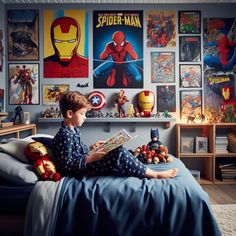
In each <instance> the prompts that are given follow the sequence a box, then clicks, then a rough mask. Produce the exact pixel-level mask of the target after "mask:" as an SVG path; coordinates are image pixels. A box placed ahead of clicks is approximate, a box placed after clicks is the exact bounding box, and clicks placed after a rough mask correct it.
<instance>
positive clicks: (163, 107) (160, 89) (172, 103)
mask: <svg viewBox="0 0 236 236" xmlns="http://www.w3.org/2000/svg"><path fill="white" fill-rule="evenodd" d="M156 97H157V99H156V100H157V111H159V112H164V111H168V112H176V88H175V86H174V85H161V86H157V93H156Z"/></svg>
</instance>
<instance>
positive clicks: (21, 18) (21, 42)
mask: <svg viewBox="0 0 236 236" xmlns="http://www.w3.org/2000/svg"><path fill="white" fill-rule="evenodd" d="M7 42H8V60H9V61H38V60H39V10H30V9H29V10H28V9H27V10H8V11H7Z"/></svg>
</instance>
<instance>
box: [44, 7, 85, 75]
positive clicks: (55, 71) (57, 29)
mask: <svg viewBox="0 0 236 236" xmlns="http://www.w3.org/2000/svg"><path fill="white" fill-rule="evenodd" d="M43 25H44V77H45V78H88V16H87V13H86V11H85V10H45V11H44V24H43Z"/></svg>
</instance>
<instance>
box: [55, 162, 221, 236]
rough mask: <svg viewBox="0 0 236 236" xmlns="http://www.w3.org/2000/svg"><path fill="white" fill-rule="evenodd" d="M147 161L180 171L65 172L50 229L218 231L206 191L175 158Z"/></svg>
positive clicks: (97, 234)
mask: <svg viewBox="0 0 236 236" xmlns="http://www.w3.org/2000/svg"><path fill="white" fill-rule="evenodd" d="M150 167H151V168H155V169H159V170H164V169H169V168H171V167H178V168H179V169H180V171H179V174H178V176H177V177H176V178H174V179H168V180H160V179H158V180H153V179H151V180H148V179H138V178H134V177H128V178H127V177H118V176H107V177H83V178H82V179H75V178H65V180H64V182H63V185H62V189H61V192H60V197H59V201H58V204H57V205H56V206H55V208H56V210H55V209H54V212H56V213H55V214H54V221H52V222H56V221H57V224H56V227H55V235H63V236H66V235H80V236H88V235H91V236H116V235H117V236H118V235H120V236H139V235H140V236H143V235H145V236H148V235H161V236H168V235H172V236H178V235H179V236H201V235H206V236H209V235H211V236H216V235H221V234H220V231H219V228H218V226H217V223H216V221H215V218H214V217H213V215H212V211H211V208H210V205H209V202H208V195H207V193H206V192H205V191H204V190H203V189H202V188H201V186H200V185H199V184H198V183H197V182H196V181H195V179H194V178H193V177H192V175H191V174H190V172H189V171H188V170H187V169H186V167H185V166H184V165H183V163H182V162H181V161H180V160H179V159H176V158H174V161H173V162H172V163H168V164H159V165H150Z"/></svg>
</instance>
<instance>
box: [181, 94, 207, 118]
mask: <svg viewBox="0 0 236 236" xmlns="http://www.w3.org/2000/svg"><path fill="white" fill-rule="evenodd" d="M201 114H202V91H201V90H188V91H185V90H184V91H183V90H181V91H180V118H181V120H182V122H187V121H188V120H189V118H190V117H198V116H199V115H201Z"/></svg>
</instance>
